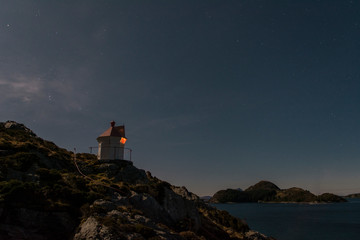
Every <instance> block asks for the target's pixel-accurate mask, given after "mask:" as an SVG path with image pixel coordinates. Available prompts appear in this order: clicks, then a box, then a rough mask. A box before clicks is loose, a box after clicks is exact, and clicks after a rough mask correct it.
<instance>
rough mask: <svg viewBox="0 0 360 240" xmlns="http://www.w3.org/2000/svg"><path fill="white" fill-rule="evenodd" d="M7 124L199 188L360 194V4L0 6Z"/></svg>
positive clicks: (1, 85)
mask: <svg viewBox="0 0 360 240" xmlns="http://www.w3.org/2000/svg"><path fill="white" fill-rule="evenodd" d="M0 3H1V6H2V7H1V9H0V52H1V54H0V91H1V95H0V109H1V115H0V116H1V117H0V120H1V121H6V120H9V119H11V120H15V121H18V122H22V123H24V124H26V125H27V126H28V127H30V128H32V129H33V130H34V131H35V132H36V133H37V134H38V135H39V136H40V137H43V138H46V139H49V140H52V141H54V142H55V143H57V144H58V145H60V146H61V147H65V148H67V149H70V150H71V149H73V148H74V147H77V149H78V150H80V151H88V147H89V146H96V144H97V142H96V137H97V136H98V135H100V134H101V133H102V132H103V131H105V130H106V129H107V128H108V127H109V122H110V121H111V120H115V121H116V122H117V123H119V124H121V123H125V126H126V132H127V136H128V138H129V140H128V142H127V146H128V147H131V148H132V149H133V158H134V165H135V166H137V167H140V168H143V169H146V170H149V171H151V172H152V173H153V175H155V176H157V177H159V178H161V179H164V180H167V181H169V182H171V183H173V184H175V185H184V186H186V187H187V188H188V189H189V190H191V191H193V192H195V193H197V194H199V195H205V194H213V193H214V192H216V191H217V190H219V189H224V188H238V187H240V188H246V187H247V186H249V185H251V184H254V183H256V182H257V181H260V180H263V179H266V180H270V181H273V182H274V183H276V184H277V185H279V187H281V188H287V187H291V186H298V187H302V188H305V189H308V190H310V191H314V192H315V193H322V192H327V191H330V192H334V193H339V194H343V193H352V192H360V186H359V182H360V174H359V169H360V161H359V157H360V127H359V123H360V109H359V103H360V94H359V91H360V68H359V66H360V2H359V1H343V0H338V1H335V0H327V1H314V0H311V1H310V0H309V1H306V0H298V1H280V0H279V1H269V0H259V1H256V0H251V1H250V0H248V1H245V0H238V1H220V0H219V1H205V0H203V1H165V0H164V1H145V0H144V1H130V0H129V1H87V0H86V1H85V0H84V1H62V2H59V1H45V0H44V1H4V0H1V1H0Z"/></svg>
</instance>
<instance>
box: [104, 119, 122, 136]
mask: <svg viewBox="0 0 360 240" xmlns="http://www.w3.org/2000/svg"><path fill="white" fill-rule="evenodd" d="M99 137H125V126H117V127H115V122H114V123H112V124H111V127H110V128H109V129H108V130H106V131H105V132H103V134H101V135H100V136H99Z"/></svg>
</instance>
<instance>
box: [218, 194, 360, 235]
mask: <svg viewBox="0 0 360 240" xmlns="http://www.w3.org/2000/svg"><path fill="white" fill-rule="evenodd" d="M213 206H215V207H216V208H218V209H220V210H226V211H228V212H229V213H230V214H232V215H233V216H236V217H239V218H241V219H245V220H246V222H247V223H248V224H249V226H250V228H251V229H253V230H256V231H259V232H261V233H264V234H265V235H268V236H273V237H275V238H276V239H278V240H322V239H324V240H347V239H360V199H355V200H354V199H353V200H349V202H347V203H334V204H315V205H309V204H284V203H271V204H266V203H239V204H213Z"/></svg>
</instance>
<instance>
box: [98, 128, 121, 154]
mask: <svg viewBox="0 0 360 240" xmlns="http://www.w3.org/2000/svg"><path fill="white" fill-rule="evenodd" d="M126 140H127V139H126V137H125V126H123V125H122V126H115V122H114V121H112V122H111V123H110V128H109V129H108V130H106V131H105V132H104V133H103V134H101V135H100V136H99V137H98V138H97V141H98V143H99V150H98V159H99V160H123V159H124V148H125V142H126Z"/></svg>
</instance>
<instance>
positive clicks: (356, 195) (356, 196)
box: [345, 193, 360, 198]
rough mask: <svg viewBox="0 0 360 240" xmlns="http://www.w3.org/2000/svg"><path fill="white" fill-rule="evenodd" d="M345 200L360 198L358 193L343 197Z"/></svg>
mask: <svg viewBox="0 0 360 240" xmlns="http://www.w3.org/2000/svg"><path fill="white" fill-rule="evenodd" d="M345 197H346V198H360V193H353V194H349V195H347V196H345Z"/></svg>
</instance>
